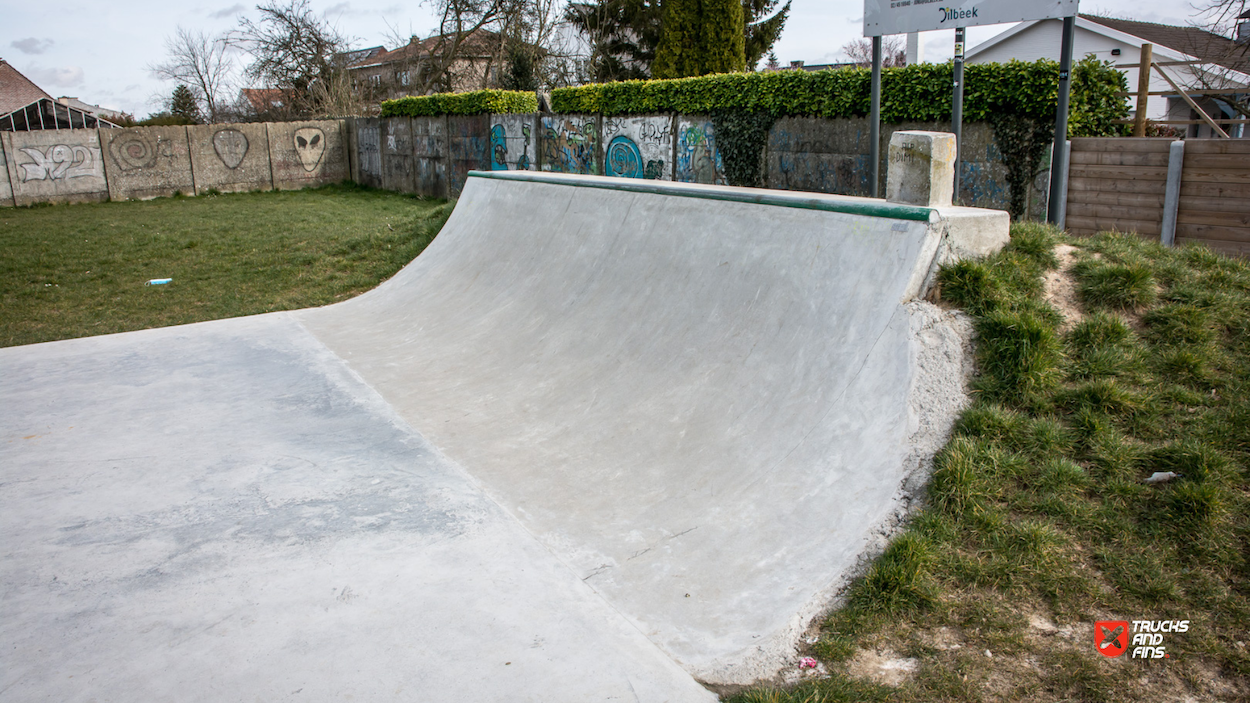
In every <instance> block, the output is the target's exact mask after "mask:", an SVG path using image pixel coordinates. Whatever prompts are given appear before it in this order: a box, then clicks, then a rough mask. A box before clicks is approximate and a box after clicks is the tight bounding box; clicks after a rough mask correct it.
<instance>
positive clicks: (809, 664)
mask: <svg viewBox="0 0 1250 703" xmlns="http://www.w3.org/2000/svg"><path fill="white" fill-rule="evenodd" d="M799 668H800V669H815V668H816V660H815V659H813V658H811V657H803V658H802V659H800V660H799Z"/></svg>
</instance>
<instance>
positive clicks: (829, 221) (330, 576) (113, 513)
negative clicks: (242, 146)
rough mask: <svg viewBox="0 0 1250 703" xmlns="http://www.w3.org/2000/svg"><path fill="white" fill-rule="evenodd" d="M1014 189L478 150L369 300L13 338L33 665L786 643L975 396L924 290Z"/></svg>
mask: <svg viewBox="0 0 1250 703" xmlns="http://www.w3.org/2000/svg"><path fill="white" fill-rule="evenodd" d="M1000 216H1001V220H1002V221H1001V222H999V219H1000ZM1005 217H1006V216H1005V214H1001V213H993V214H989V213H984V211H980V212H972V211H967V210H964V209H960V208H950V209H941V208H921V207H911V206H900V205H893V204H887V203H884V202H882V201H869V200H866V199H856V198H841V197H837V196H817V195H810V196H809V195H806V194H804V195H799V194H794V193H777V192H771V191H760V190H745V189H732V188H716V187H707V186H702V187H701V186H690V185H679V184H645V185H644V184H639V183H638V182H637V181H627V180H618V179H602V178H593V177H572V176H569V177H562V176H557V175H551V174H542V175H537V174H517V173H508V174H475V176H474V177H472V178H470V179H469V181H468V184H467V186H466V188H465V190H464V193H463V195H462V197H461V199H460V201H459V203H458V204H457V206H456V210H455V212H454V213H453V215H452V217H451V219H450V220H449V221H448V223H447V225H446V226H445V227H444V229H443V232H442V233H441V234H440V235H439V237H438V238H437V239H436V240H435V241H434V243H433V244H431V246H430V247H429V248H428V249H427V251H426V252H425V253H423V254H422V255H421V256H420V257H418V258H417V259H416V260H415V261H414V262H413V263H412V264H410V265H409V266H408V267H407V268H405V269H404V270H403V271H401V272H400V273H399V274H397V275H396V276H395V277H394V278H392V279H391V280H390V281H388V282H386V283H385V284H383V285H382V286H380V287H379V288H378V289H376V290H374V291H372V292H370V293H368V294H366V295H364V296H361V297H359V298H357V299H354V300H351V301H347V302H345V303H341V304H338V305H333V306H330V307H326V308H319V309H311V310H304V311H299V312H296V313H278V314H273V315H263V316H257V317H253V318H242V319H237V320H224V321H220V322H214V323H204V324H200V325H189V326H185V327H178V328H168V329H162V330H150V331H146V332H138V333H130V334H124V335H114V336H111V337H100V338H91V339H83V340H70V341H66V342H55V343H51V344H44V345H34V346H31V347H20V348H12V349H3V350H0V392H2V393H3V397H4V399H5V402H4V407H3V409H0V432H2V433H3V436H2V437H0V442H3V444H2V445H0V463H2V466H3V469H2V471H3V475H0V527H3V530H4V535H5V540H4V543H5V545H4V547H0V554H2V555H3V571H2V573H0V585H2V586H3V593H4V596H3V603H2V604H0V644H2V645H3V646H4V647H5V649H6V652H7V653H6V655H5V656H6V659H7V660H8V661H7V663H6V665H5V666H4V667H3V673H0V697H7V696H8V695H13V696H14V697H15V698H16V699H39V698H48V699H57V700H77V699H84V700H85V699H87V698H91V697H95V698H97V699H99V700H123V699H131V698H134V697H135V695H136V691H139V692H142V693H143V694H144V697H146V698H149V699H152V700H158V699H162V698H169V699H174V698H179V699H182V700H185V699H187V694H186V691H187V690H192V693H191V694H190V697H191V698H199V699H205V700H211V699H221V698H223V697H242V696H246V697H257V698H260V699H266V700H270V699H274V698H278V697H288V696H289V697H291V698H299V697H300V695H303V696H306V697H310V698H313V699H318V700H329V699H342V698H344V697H347V696H355V697H356V698H357V699H358V700H359V699H364V700H390V699H395V700H399V699H411V698H412V697H413V696H414V695H418V694H419V695H421V696H424V699H425V700H448V701H454V700H505V699H507V700H544V701H554V700H568V701H574V700H578V701H584V700H615V699H621V700H633V699H638V700H646V701H661V700H672V701H684V700H708V699H710V698H711V694H709V693H708V692H707V691H706V690H704V689H702V688H701V687H700V686H698V684H697V683H696V682H695V681H694V679H693V678H691V677H692V676H694V677H698V678H699V679H701V680H703V681H708V682H748V681H750V680H752V679H754V678H757V677H761V676H770V675H772V674H773V673H775V672H776V670H777V669H778V668H779V667H781V666H784V665H786V664H787V662H788V660H789V659H790V658H792V657H793V645H794V642H795V639H796V638H797V636H798V635H799V633H800V632H801V630H802V628H803V627H804V626H805V625H806V623H807V622H808V620H810V618H811V617H812V616H813V615H815V614H816V613H817V612H818V610H819V609H820V608H821V607H823V606H824V605H825V604H827V602H828V598H829V596H830V595H831V589H832V588H834V587H835V586H836V585H837V584H838V582H839V579H840V578H841V577H842V576H843V575H844V574H845V573H846V572H847V571H848V569H850V568H851V567H852V566H853V565H854V563H855V561H856V559H857V557H858V556H859V555H860V554H861V553H862V551H863V550H864V548H865V546H866V545H867V544H868V543H869V542H870V541H871V540H872V539H873V536H874V534H875V531H876V530H878V529H879V527H880V526H881V525H882V524H883V522H885V521H888V520H889V519H890V517H891V515H892V514H894V513H895V512H896V511H897V510H898V509H899V506H900V501H901V500H904V499H905V494H906V486H905V483H906V482H907V480H908V478H909V476H910V475H911V474H912V473H913V472H914V471H915V469H916V468H917V467H918V466H920V465H921V463H922V461H923V460H925V458H926V457H927V456H928V455H930V454H931V453H932V451H934V450H935V449H936V448H937V446H938V445H939V444H940V441H941V440H942V437H943V435H944V434H945V431H946V429H947V427H948V426H949V422H950V419H951V417H952V411H953V410H954V409H955V408H956V407H957V406H958V404H959V403H960V402H961V400H960V399H961V397H962V396H961V393H962V391H961V388H962V380H963V376H964V374H965V373H966V372H967V370H968V367H967V363H968V360H967V356H966V353H965V351H966V349H965V345H966V333H967V330H966V323H962V322H959V321H958V320H957V319H956V318H955V317H954V316H952V315H949V314H945V313H941V312H939V311H937V310H936V309H934V308H932V306H927V305H926V304H923V303H915V302H910V301H912V300H913V299H914V298H915V297H917V295H918V294H920V293H921V292H922V290H923V289H924V287H925V286H926V285H927V282H928V281H929V280H930V278H931V276H932V274H933V271H934V269H935V266H936V264H937V262H938V261H940V260H942V259H943V258H946V257H949V256H954V255H959V254H960V253H965V252H966V251H978V250H979V251H982V252H983V251H984V250H986V249H988V248H992V247H993V246H996V245H1001V243H1002V242H1001V239H1002V238H1003V237H1005V231H1006V220H1005ZM970 222H971V223H973V224H974V225H975V226H972V227H969V226H968V223H970ZM985 222H991V223H992V224H993V226H992V227H989V228H988V230H987V229H986V228H985V227H982V225H984V224H985ZM961 223H962V224H961ZM998 230H1001V232H999V233H998V234H995V235H993V236H990V237H988V238H986V237H985V236H984V232H985V231H998ZM970 233H971V234H970ZM297 689H299V690H297ZM6 691H7V693H6ZM300 691H303V693H302V694H300ZM310 691H312V692H315V693H313V694H312V695H309V692H310ZM293 692H294V693H293ZM296 694H299V695H296Z"/></svg>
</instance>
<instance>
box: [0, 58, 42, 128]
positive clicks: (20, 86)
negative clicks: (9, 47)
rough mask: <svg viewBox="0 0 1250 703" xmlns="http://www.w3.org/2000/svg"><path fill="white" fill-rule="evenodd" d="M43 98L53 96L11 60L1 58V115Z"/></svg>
mask: <svg viewBox="0 0 1250 703" xmlns="http://www.w3.org/2000/svg"><path fill="white" fill-rule="evenodd" d="M41 98H47V99H48V100H51V99H52V96H51V95H48V94H47V93H45V92H43V89H42V88H40V87H39V86H37V85H35V84H34V83H33V82H31V80H30V79H29V78H27V77H26V76H23V75H22V74H21V72H19V71H18V70H17V69H16V68H13V66H12V65H11V64H9V62H7V61H5V60H4V59H0V115H7V114H9V113H10V112H13V111H14V110H20V109H22V108H23V107H26V106H27V105H29V104H31V103H33V102H35V101H36V100H39V99H41Z"/></svg>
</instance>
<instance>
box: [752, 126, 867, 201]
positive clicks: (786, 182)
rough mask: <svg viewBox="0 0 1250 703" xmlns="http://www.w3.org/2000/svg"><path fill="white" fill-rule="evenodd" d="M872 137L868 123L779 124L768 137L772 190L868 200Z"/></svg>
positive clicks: (769, 181) (769, 174)
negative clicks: (865, 198)
mask: <svg viewBox="0 0 1250 703" xmlns="http://www.w3.org/2000/svg"><path fill="white" fill-rule="evenodd" d="M868 137H869V130H868V120H866V119H853V120H837V121H834V120H826V119H820V118H814V117H788V118H783V119H779V120H777V122H776V123H774V124H773V127H772V129H771V130H769V133H768V154H767V159H766V161H767V167H768V176H767V178H768V187H770V188H780V189H783V190H804V191H809V192H814V193H838V194H841V195H864V196H866V195H868V193H869V188H868V185H869V184H868V182H869V179H870V175H869V174H870V173H871V170H870V168H869V166H870V164H869V160H868V152H869V139H868ZM882 153H883V154H884V153H885V150H883V151H882ZM883 192H884V191H883Z"/></svg>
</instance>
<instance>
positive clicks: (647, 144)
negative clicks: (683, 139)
mask: <svg viewBox="0 0 1250 703" xmlns="http://www.w3.org/2000/svg"><path fill="white" fill-rule="evenodd" d="M603 150H604V153H603V171H604V174H606V175H608V176H619V177H622V178H650V179H652V180H662V181H671V180H673V118H672V117H671V116H668V115H654V116H643V117H604V118H603Z"/></svg>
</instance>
